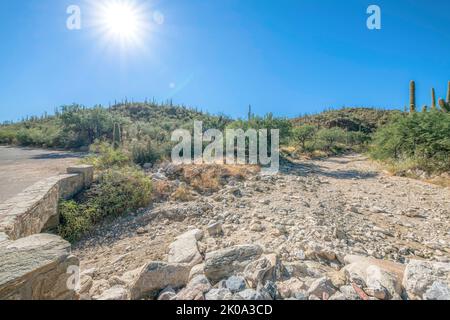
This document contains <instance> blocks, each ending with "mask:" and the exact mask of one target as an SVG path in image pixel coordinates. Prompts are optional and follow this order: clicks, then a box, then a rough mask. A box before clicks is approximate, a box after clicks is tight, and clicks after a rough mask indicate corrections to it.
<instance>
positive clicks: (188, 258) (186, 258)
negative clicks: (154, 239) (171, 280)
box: [168, 229, 203, 266]
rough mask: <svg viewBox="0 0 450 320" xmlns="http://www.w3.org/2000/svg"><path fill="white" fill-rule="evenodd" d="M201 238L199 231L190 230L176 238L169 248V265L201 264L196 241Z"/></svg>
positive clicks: (201, 234)
mask: <svg viewBox="0 0 450 320" xmlns="http://www.w3.org/2000/svg"><path fill="white" fill-rule="evenodd" d="M202 238H203V232H202V231H201V230H199V229H194V230H190V231H188V232H186V233H184V234H182V235H180V236H178V237H177V238H176V240H175V241H174V242H173V243H172V244H171V245H170V246H169V255H168V262H169V263H186V264H189V265H191V266H194V265H196V264H199V263H201V262H202V260H203V258H202V255H201V254H200V252H199V250H198V246H197V241H199V240H201V239H202Z"/></svg>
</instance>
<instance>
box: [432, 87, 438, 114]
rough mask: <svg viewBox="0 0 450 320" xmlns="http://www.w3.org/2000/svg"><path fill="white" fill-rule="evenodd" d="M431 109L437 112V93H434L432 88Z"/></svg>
mask: <svg viewBox="0 0 450 320" xmlns="http://www.w3.org/2000/svg"><path fill="white" fill-rule="evenodd" d="M431 109H432V110H437V107H436V92H435V91H434V88H431Z"/></svg>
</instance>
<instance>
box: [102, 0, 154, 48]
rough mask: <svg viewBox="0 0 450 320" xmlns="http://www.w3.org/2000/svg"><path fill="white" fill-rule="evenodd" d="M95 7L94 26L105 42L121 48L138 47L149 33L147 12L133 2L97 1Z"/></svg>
mask: <svg viewBox="0 0 450 320" xmlns="http://www.w3.org/2000/svg"><path fill="white" fill-rule="evenodd" d="M97 1H98V0H97ZM96 7H97V9H96V11H97V17H96V18H95V20H96V24H97V25H98V27H99V31H100V33H101V34H102V35H103V37H104V39H105V40H106V41H107V42H110V43H114V42H116V43H119V44H120V45H121V46H122V47H129V46H130V45H136V44H137V45H139V44H141V43H142V41H143V38H144V37H145V36H146V35H147V34H148V33H149V30H148V23H147V22H148V18H147V15H148V12H146V9H145V7H144V6H142V5H141V6H139V5H138V4H137V2H135V1H134V0H104V1H98V3H97V4H96Z"/></svg>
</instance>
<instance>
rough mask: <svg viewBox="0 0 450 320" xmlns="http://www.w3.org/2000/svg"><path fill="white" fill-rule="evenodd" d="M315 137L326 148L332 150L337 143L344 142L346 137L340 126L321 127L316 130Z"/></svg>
mask: <svg viewBox="0 0 450 320" xmlns="http://www.w3.org/2000/svg"><path fill="white" fill-rule="evenodd" d="M317 137H318V138H319V140H320V141H322V142H323V143H324V144H325V146H324V147H325V149H326V150H328V151H329V150H332V148H333V147H334V146H336V144H337V143H341V142H344V141H345V140H346V138H347V135H346V132H345V131H344V130H343V129H341V128H331V129H322V130H319V132H317Z"/></svg>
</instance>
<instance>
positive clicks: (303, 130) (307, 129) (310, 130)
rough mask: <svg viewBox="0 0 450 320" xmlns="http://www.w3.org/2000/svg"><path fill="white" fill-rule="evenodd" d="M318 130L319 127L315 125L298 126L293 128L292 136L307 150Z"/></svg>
mask: <svg viewBox="0 0 450 320" xmlns="http://www.w3.org/2000/svg"><path fill="white" fill-rule="evenodd" d="M316 131H317V129H316V127H315V126H311V125H302V126H298V127H295V128H293V129H292V138H293V139H294V141H295V142H296V143H300V145H301V147H302V150H303V151H306V145H307V143H310V142H312V141H313V139H314V137H315V135H316Z"/></svg>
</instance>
